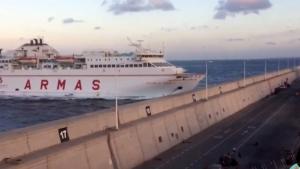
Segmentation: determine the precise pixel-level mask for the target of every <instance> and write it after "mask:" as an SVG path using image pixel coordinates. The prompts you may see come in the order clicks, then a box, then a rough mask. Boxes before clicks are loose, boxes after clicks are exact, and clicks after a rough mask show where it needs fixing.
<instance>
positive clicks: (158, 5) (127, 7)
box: [102, 0, 175, 15]
mask: <svg viewBox="0 0 300 169" xmlns="http://www.w3.org/2000/svg"><path fill="white" fill-rule="evenodd" d="M112 1H113V0H112ZM106 3H107V2H106V0H105V2H102V4H104V5H105V4H106ZM154 10H161V11H172V10H175V7H174V5H173V4H172V3H171V2H170V1H169V0H114V1H113V2H112V3H111V4H110V6H109V10H108V11H110V12H113V13H114V14H115V15H120V14H124V13H129V12H143V11H154Z"/></svg>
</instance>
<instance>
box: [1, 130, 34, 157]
mask: <svg viewBox="0 0 300 169" xmlns="http://www.w3.org/2000/svg"><path fill="white" fill-rule="evenodd" d="M29 152H30V147H29V145H28V143H27V136H26V134H25V133H23V132H16V131H13V132H9V133H4V134H1V135H0V161H2V160H3V159H4V158H12V157H16V156H20V155H24V154H27V153H29Z"/></svg>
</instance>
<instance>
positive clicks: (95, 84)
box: [0, 39, 203, 99]
mask: <svg viewBox="0 0 300 169" xmlns="http://www.w3.org/2000/svg"><path fill="white" fill-rule="evenodd" d="M133 46H135V47H136V51H135V52H131V53H119V52H117V51H113V50H102V51H85V52H83V53H82V54H72V55H68V56H64V55H60V54H59V52H58V51H57V50H55V49H54V48H52V47H51V46H49V45H48V44H46V43H44V41H43V40H42V39H33V40H31V41H30V42H29V43H26V44H24V45H22V46H21V47H19V48H17V49H16V50H14V51H13V52H11V54H10V56H9V55H7V56H6V55H4V54H0V95H1V96H17V97H62V98H66V97H74V98H105V99H112V98H114V97H115V96H118V97H119V98H153V97H160V96H165V95H171V94H176V93H180V92H185V91H188V90H192V89H193V88H195V86H196V85H197V84H198V82H199V81H200V80H201V79H202V78H203V76H201V75H188V74H185V73H184V72H185V70H184V69H182V68H178V67H176V66H174V65H172V64H170V63H169V62H167V61H166V60H165V59H164V52H162V51H158V52H157V51H153V50H150V49H145V48H143V47H142V46H141V44H140V43H139V44H133Z"/></svg>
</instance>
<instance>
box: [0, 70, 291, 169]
mask: <svg viewBox="0 0 300 169" xmlns="http://www.w3.org/2000/svg"><path fill="white" fill-rule="evenodd" d="M287 78H288V79H289V82H291V81H293V80H294V79H295V78H296V72H292V71H290V70H285V71H282V72H280V74H278V73H276V74H268V75H267V76H266V77H265V76H264V75H262V76H256V77H252V78H248V79H246V80H245V82H244V80H241V81H237V82H232V83H227V84H222V85H218V86H215V87H212V88H210V89H209V91H208V94H209V97H210V99H209V100H208V101H201V100H202V99H203V98H204V97H205V91H197V92H189V93H184V94H181V95H177V96H169V97H165V98H160V99H155V100H149V101H143V102H139V103H134V104H130V105H125V106H121V107H120V123H121V129H120V130H119V131H107V130H105V129H107V128H110V127H113V126H114V112H113V110H105V111H103V112H95V113H90V114H87V115H83V116H79V117H73V118H69V119H65V120H59V121H54V122H50V123H46V124H42V125H37V126H33V127H29V128H25V129H19V130H15V131H11V132H8V133H3V134H1V135H0V160H3V161H2V164H1V165H0V168H1V167H3V168H6V167H7V168H105V169H106V168H118V169H127V168H132V167H134V166H136V165H138V164H141V163H143V162H144V161H147V160H149V159H151V158H153V157H155V156H156V155H158V154H160V153H161V152H164V151H165V150H167V149H169V148H171V147H173V146H174V145H176V144H178V143H180V142H181V141H182V140H184V139H187V138H189V137H191V136H193V135H194V134H197V133H199V132H200V131H202V130H204V129H205V128H207V127H209V126H211V125H213V124H215V123H217V122H218V121H220V120H222V119H224V118H226V117H228V116H230V115H231V114H233V113H235V112H237V111H239V110H241V109H242V108H244V107H246V106H247V105H249V104H251V103H254V102H256V101H258V100H260V99H261V98H263V97H265V96H267V95H269V94H271V93H272V92H273V91H274V89H275V88H276V87H278V86H279V85H280V84H282V83H283V82H284V81H285V80H286V79H287ZM265 79H266V80H265ZM244 85H246V86H245V87H244ZM150 112H151V116H150V114H149V113H150ZM62 142H66V143H63V144H61V143H62Z"/></svg>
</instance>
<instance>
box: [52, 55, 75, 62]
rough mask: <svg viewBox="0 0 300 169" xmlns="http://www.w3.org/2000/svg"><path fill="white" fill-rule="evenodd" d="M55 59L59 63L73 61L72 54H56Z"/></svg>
mask: <svg viewBox="0 0 300 169" xmlns="http://www.w3.org/2000/svg"><path fill="white" fill-rule="evenodd" d="M55 61H57V62H59V63H74V62H75V58H74V57H73V56H56V57H55Z"/></svg>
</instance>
